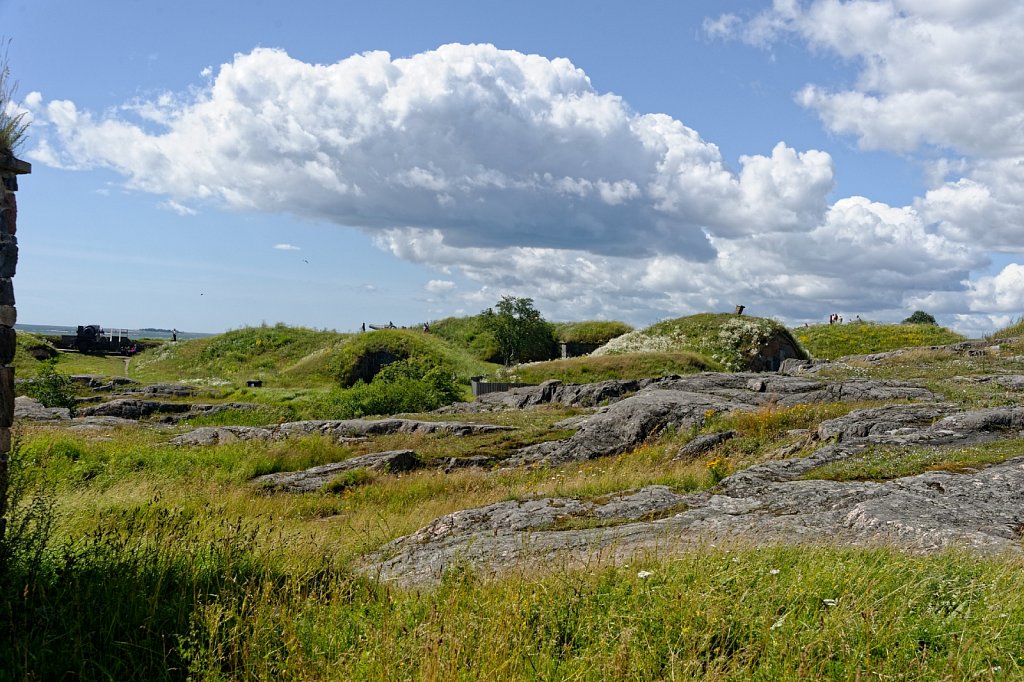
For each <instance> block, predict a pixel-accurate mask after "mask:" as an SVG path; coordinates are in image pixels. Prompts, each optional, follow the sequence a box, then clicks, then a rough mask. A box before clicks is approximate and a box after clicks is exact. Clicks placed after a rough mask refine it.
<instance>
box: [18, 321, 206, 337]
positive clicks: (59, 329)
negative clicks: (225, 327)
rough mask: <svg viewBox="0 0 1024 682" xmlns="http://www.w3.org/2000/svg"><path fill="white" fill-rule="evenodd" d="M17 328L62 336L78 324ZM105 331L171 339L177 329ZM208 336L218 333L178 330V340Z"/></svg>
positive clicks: (38, 325) (121, 329)
mask: <svg viewBox="0 0 1024 682" xmlns="http://www.w3.org/2000/svg"><path fill="white" fill-rule="evenodd" d="M14 328H15V330H17V331H24V332H28V333H30V334H43V335H47V336H61V335H64V334H74V333H75V332H76V331H77V330H78V326H77V325H75V326H66V325H59V324H20V323H18V324H15V325H14ZM103 329H104V331H106V330H111V331H119V332H121V334H122V335H124V336H127V337H128V338H131V339H170V338H172V337H173V336H174V334H175V331H174V330H173V329H155V328H152V327H144V328H142V329H124V328H120V327H103ZM207 336H216V334H208V333H205V332H184V331H180V330H178V331H177V338H178V340H185V339H201V338H205V337H207Z"/></svg>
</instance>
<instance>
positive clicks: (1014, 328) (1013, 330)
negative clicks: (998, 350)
mask: <svg viewBox="0 0 1024 682" xmlns="http://www.w3.org/2000/svg"><path fill="white" fill-rule="evenodd" d="M1019 336H1024V317H1022V318H1019V319H1018V320H1017V321H1016V322H1014V323H1013V324H1011V325H1009V326H1006V327H1004V328H1002V329H1000V330H998V331H996V332H995V333H994V334H992V338H994V339H1008V338H1015V337H1019Z"/></svg>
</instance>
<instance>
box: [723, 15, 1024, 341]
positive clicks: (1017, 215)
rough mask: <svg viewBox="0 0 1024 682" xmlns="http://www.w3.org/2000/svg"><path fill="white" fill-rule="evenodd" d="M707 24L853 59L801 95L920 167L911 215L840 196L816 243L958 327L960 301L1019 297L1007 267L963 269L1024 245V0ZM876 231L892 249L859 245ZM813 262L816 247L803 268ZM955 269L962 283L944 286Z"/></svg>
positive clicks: (990, 304)
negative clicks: (899, 285)
mask: <svg viewBox="0 0 1024 682" xmlns="http://www.w3.org/2000/svg"><path fill="white" fill-rule="evenodd" d="M705 30H706V31H707V32H708V34H709V35H711V36H713V37H724V38H732V37H735V38H740V39H741V40H744V41H746V42H748V43H751V44H754V45H758V46H761V47H766V48H770V47H771V46H772V45H773V44H774V43H775V42H777V41H779V40H783V39H786V38H789V37H793V36H795V37H797V38H798V39H799V40H802V41H804V42H805V43H806V44H807V45H808V46H809V47H810V48H811V49H812V50H813V51H819V52H827V53H833V54H835V55H838V56H839V57H841V58H843V59H845V60H849V61H850V62H851V63H852V64H854V65H855V67H856V68H857V69H858V75H857V78H856V80H855V82H853V83H849V84H847V85H846V86H835V85H830V86H822V85H818V84H808V85H806V86H805V87H804V88H802V89H801V90H800V91H799V92H798V93H796V100H797V102H798V103H800V104H801V105H803V106H805V107H807V108H810V109H812V110H814V111H816V112H817V113H818V115H819V116H820V118H821V120H822V122H823V123H824V125H825V126H826V128H828V129H829V130H830V131H831V132H834V133H838V134H846V135H852V136H853V137H855V138H856V139H857V141H858V143H859V144H860V146H861V147H863V148H866V149H881V150H887V151H893V152H898V153H900V154H904V155H910V158H914V155H919V157H918V160H919V161H920V162H921V163H922V165H923V166H926V167H927V168H928V170H929V173H928V175H929V178H928V179H929V181H930V183H931V187H930V189H929V190H928V191H927V192H925V194H924V195H923V196H921V197H918V198H916V199H915V200H914V201H913V202H912V203H913V208H912V209H910V208H907V209H897V208H890V207H884V206H881V205H877V204H872V205H871V207H869V206H868V205H867V204H865V203H863V202H859V201H851V200H841V201H839V202H837V203H836V204H835V205H834V206H833V207H832V210H831V211H830V213H829V216H828V218H827V220H826V222H825V224H824V225H823V226H821V227H820V228H818V229H816V230H814V231H813V232H812V233H811V237H812V241H818V242H821V241H822V239H821V238H822V236H823V234H824V233H825V232H827V231H829V230H832V231H833V232H834V233H835V236H836V237H837V239H838V241H837V242H836V244H835V247H834V248H836V249H839V250H842V251H845V252H847V253H849V259H850V260H851V262H857V263H858V264H859V265H860V266H862V267H863V268H865V273H869V276H870V277H871V280H872V281H875V282H879V283H883V288H884V283H885V282H890V283H892V284H894V285H895V283H896V282H898V281H899V280H900V279H906V280H907V284H908V288H907V289H905V290H904V291H905V293H906V298H905V300H906V301H907V302H911V303H917V304H927V305H929V306H931V307H933V308H934V309H937V310H943V311H946V312H949V313H954V312H959V313H960V314H961V316H962V317H960V318H957V322H958V323H959V324H960V325H961V326H962V327H964V328H971V324H969V323H968V321H967V320H968V317H966V316H967V315H968V313H967V312H966V311H967V310H968V309H970V310H973V311H978V312H985V311H988V312H989V313H992V314H993V315H994V314H995V313H998V312H1005V311H1007V310H1009V308H1008V307H1007V306H1010V307H1012V306H1013V305H1018V306H1020V305H1022V302H1021V301H1020V300H1019V299H1017V298H1014V297H1013V296H1011V295H1009V294H1008V292H1009V289H1008V288H1007V287H1008V285H1007V284H1006V282H1007V281H1009V280H1008V278H1009V275H1008V274H1007V273H1008V272H1012V270H1009V271H1008V270H1004V271H1003V273H1002V274H1001V275H1000V276H999V277H996V278H993V277H988V278H982V279H980V280H977V281H975V282H972V281H971V280H970V279H969V274H970V273H969V271H971V270H974V271H976V270H978V269H980V268H981V267H983V266H984V265H985V263H984V260H985V256H984V255H983V250H990V251H995V252H1003V253H1021V252H1024V70H1022V69H1021V68H1020V66H1019V65H1020V64H1021V63H1024V4H1022V3H1021V2H1019V0H774V2H773V4H772V7H771V8H770V9H767V10H765V11H762V12H760V13H758V14H756V15H754V16H752V17H739V16H736V15H723V16H720V17H717V18H714V19H709V20H708V21H706V22H705ZM936 153H938V154H945V155H948V157H947V158H941V157H940V158H938V159H936V158H935V154H936ZM866 210H867V211H868V212H867V213H865V211H866ZM901 211H902V212H906V215H905V218H906V219H905V220H904V219H901V218H900V217H899V216H898V215H897V213H898V212H901ZM894 212H895V213H894ZM868 213H874V214H875V215H876V216H877V217H878V218H879V219H881V222H876V221H875V219H874V218H872V217H871V216H870V215H868ZM883 214H886V215H885V216H883ZM908 221H909V222H908ZM879 225H882V226H884V227H882V228H881V229H882V234H880V233H879V227H878V226H879ZM896 226H902V227H900V229H899V230H896V231H893V229H892V228H895V227H896ZM879 239H881V243H888V244H889V245H890V247H891V251H890V252H889V253H888V255H886V254H885V253H882V252H881V251H880V250H879V249H873V250H872V249H869V250H867V251H865V250H863V247H864V246H865V245H866V244H867V243H868V242H871V243H872V244H875V245H877V244H878V243H879V241H878V240H879ZM813 261H814V256H813V255H810V256H809V261H808V265H807V266H805V268H804V269H809V268H813V267H814V265H813ZM958 272H959V273H962V275H963V277H964V285H963V286H962V287H957V286H952V285H950V281H951V279H952V278H955V277H956V275H957V273H958ZM930 287H931V290H930V291H929V288H930ZM964 287H966V289H965V288H964ZM915 289H916V291H915ZM968 290H969V292H970V294H969V295H966V292H967V291H968ZM997 292H1000V293H997ZM873 293H875V292H874V291H868V290H865V294H869V295H870V294H873ZM988 319H989V320H990V321H991V320H993V319H995V317H993V316H992V315H989V316H988ZM1000 319H1002V318H1000Z"/></svg>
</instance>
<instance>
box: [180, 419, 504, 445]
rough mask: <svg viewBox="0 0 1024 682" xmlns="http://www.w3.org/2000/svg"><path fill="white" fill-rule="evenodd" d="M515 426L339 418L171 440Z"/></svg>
mask: <svg viewBox="0 0 1024 682" xmlns="http://www.w3.org/2000/svg"><path fill="white" fill-rule="evenodd" d="M510 430H514V429H513V427H510V426H496V425H494V424H470V423H466V422H428V421H419V420H415V419H336V420H310V421H299V422H285V423H284V424H277V425H273V426H266V427H249V426H204V427H200V428H197V429H193V430H192V431H189V432H188V433H184V434H182V435H180V436H177V437H175V438H173V439H172V440H171V444H172V445H187V446H201V445H216V444H218V443H228V442H233V441H236V440H263V441H270V440H281V439H284V438H288V437H293V436H311V435H322V436H327V437H329V438H333V439H335V440H339V441H341V440H346V439H358V438H363V437H366V436H379V435H387V434H390V433H428V434H429V433H444V434H450V435H456V436H465V435H472V434H478V433H493V432H495V431H510Z"/></svg>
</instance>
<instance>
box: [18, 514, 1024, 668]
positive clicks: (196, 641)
mask: <svg viewBox="0 0 1024 682" xmlns="http://www.w3.org/2000/svg"><path fill="white" fill-rule="evenodd" d="M106 522H107V524H108V526H107V527H106V529H105V530H103V531H102V532H100V533H97V534H96V535H95V536H93V538H92V539H91V540H89V541H86V542H85V543H83V544H81V545H79V546H77V547H75V548H73V549H68V550H65V552H64V554H62V555H57V556H55V557H54V558H53V559H52V565H51V566H50V567H49V568H50V570H48V571H47V572H46V573H45V574H43V575H40V576H38V577H37V578H35V579H34V580H33V582H32V585H33V588H34V589H33V590H31V591H29V592H26V593H25V594H24V595H22V596H19V598H18V602H17V609H16V610H15V611H13V612H9V614H7V615H6V618H10V619H12V620H14V621H15V622H16V624H17V625H18V626H20V627H19V629H18V631H17V632H18V636H17V637H16V638H14V637H10V633H11V632H12V631H6V634H5V635H0V636H3V638H4V639H5V640H6V641H4V642H3V644H4V646H2V647H0V664H2V665H3V669H5V670H8V671H10V672H11V673H12V674H14V675H16V676H18V677H21V676H22V675H24V674H26V673H30V672H31V673H32V674H34V675H36V676H38V677H40V678H47V679H52V678H57V677H63V676H69V675H70V676H72V677H77V678H80V679H95V678H104V679H110V678H116V679H147V680H173V679H185V678H186V677H187V678H188V679H195V680H222V679H324V680H404V679H422V680H449V679H465V678H469V679H488V680H518V679H635V680H657V679H698V678H699V679H720V680H732V679H735V680H750V679H754V680H777V679H857V678H862V679H869V678H878V679H1003V678H1005V679H1015V678H1016V677H1018V676H1019V675H1021V674H1022V673H1024V654H1022V653H1021V652H1022V651H1024V570H1022V569H1024V564H1022V562H1021V560H1020V558H1019V557H1005V558H1000V557H995V558H978V557H976V556H968V555H962V554H957V553H945V554H941V555H937V556H932V557H919V556H910V555H905V554H900V553H898V552H895V551H891V550H841V549H826V548H813V547H811V548H781V547H768V548H763V549H750V548H744V547H735V548H726V549H711V548H705V549H703V550H698V551H694V552H690V553H687V554H684V555H682V556H679V557H678V558H675V559H671V560H667V559H657V558H655V557H653V556H651V557H645V556H637V557H635V558H634V560H633V561H632V562H630V563H629V564H626V565H624V566H620V567H613V566H608V565H603V564H602V563H601V562H600V560H598V559H597V558H596V557H595V560H594V563H593V565H592V566H590V567H589V568H587V569H583V570H579V569H569V570H567V569H564V568H561V567H559V566H558V564H557V562H554V563H551V564H548V565H546V566H537V565H531V566H523V567H522V569H521V572H520V573H519V574H516V575H513V576H510V577H508V578H505V579H503V580H500V581H485V580H481V579H479V578H478V577H477V576H476V575H474V573H473V572H472V571H471V570H469V569H466V568H464V567H453V568H451V569H449V572H448V573H447V575H446V578H445V579H444V580H443V581H442V584H441V586H440V587H439V588H438V589H435V590H426V591H423V590H415V591H404V590H399V589H394V588H390V587H388V586H386V585H381V584H378V583H376V582H374V581H372V580H368V579H365V578H360V577H355V576H353V575H352V574H351V573H350V572H349V571H346V570H345V569H343V568H336V567H334V566H333V564H332V562H331V561H330V559H329V558H327V557H326V556H320V557H319V558H318V559H315V560H312V561H310V562H309V563H307V565H306V566H305V567H304V569H303V570H300V571H286V570H282V569H281V568H280V564H279V561H280V559H281V557H282V555H283V553H284V547H285V546H286V545H284V544H281V542H280V540H290V541H293V542H294V541H295V540H300V539H299V538H279V541H278V543H277V544H276V545H275V546H274V548H273V549H269V548H258V547H257V546H256V543H257V541H258V540H259V539H261V536H264V535H265V534H266V533H265V531H260V530H258V529H257V530H253V529H249V528H246V527H244V526H234V525H232V526H225V527H223V528H222V529H221V533H220V537H219V538H217V539H216V540H215V541H206V542H197V541H196V540H195V539H193V537H192V534H191V532H190V530H189V527H190V525H191V524H192V519H191V518H189V517H188V516H186V515H175V514H169V515H165V516H163V517H161V518H159V519H152V520H138V519H135V518H133V517H132V515H130V514H129V515H126V516H122V517H121V518H116V519H115V518H108V519H106ZM156 523H160V525H161V527H162V530H161V532H160V533H154V525H155V524H156ZM129 530H130V531H132V535H131V536H129V535H128V534H127V532H128V531H129ZM129 537H130V538H131V541H129V540H128V538H129ZM264 539H265V538H264ZM72 566H74V567H75V568H74V569H73V570H70V571H69V570H68V569H69V568H70V567H72ZM641 576H643V577H641ZM54 623H62V624H64V626H65V627H66V628H68V630H67V631H65V633H64V634H65V635H66V636H63V637H53V636H52V635H53V629H52V628H53V625H54Z"/></svg>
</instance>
